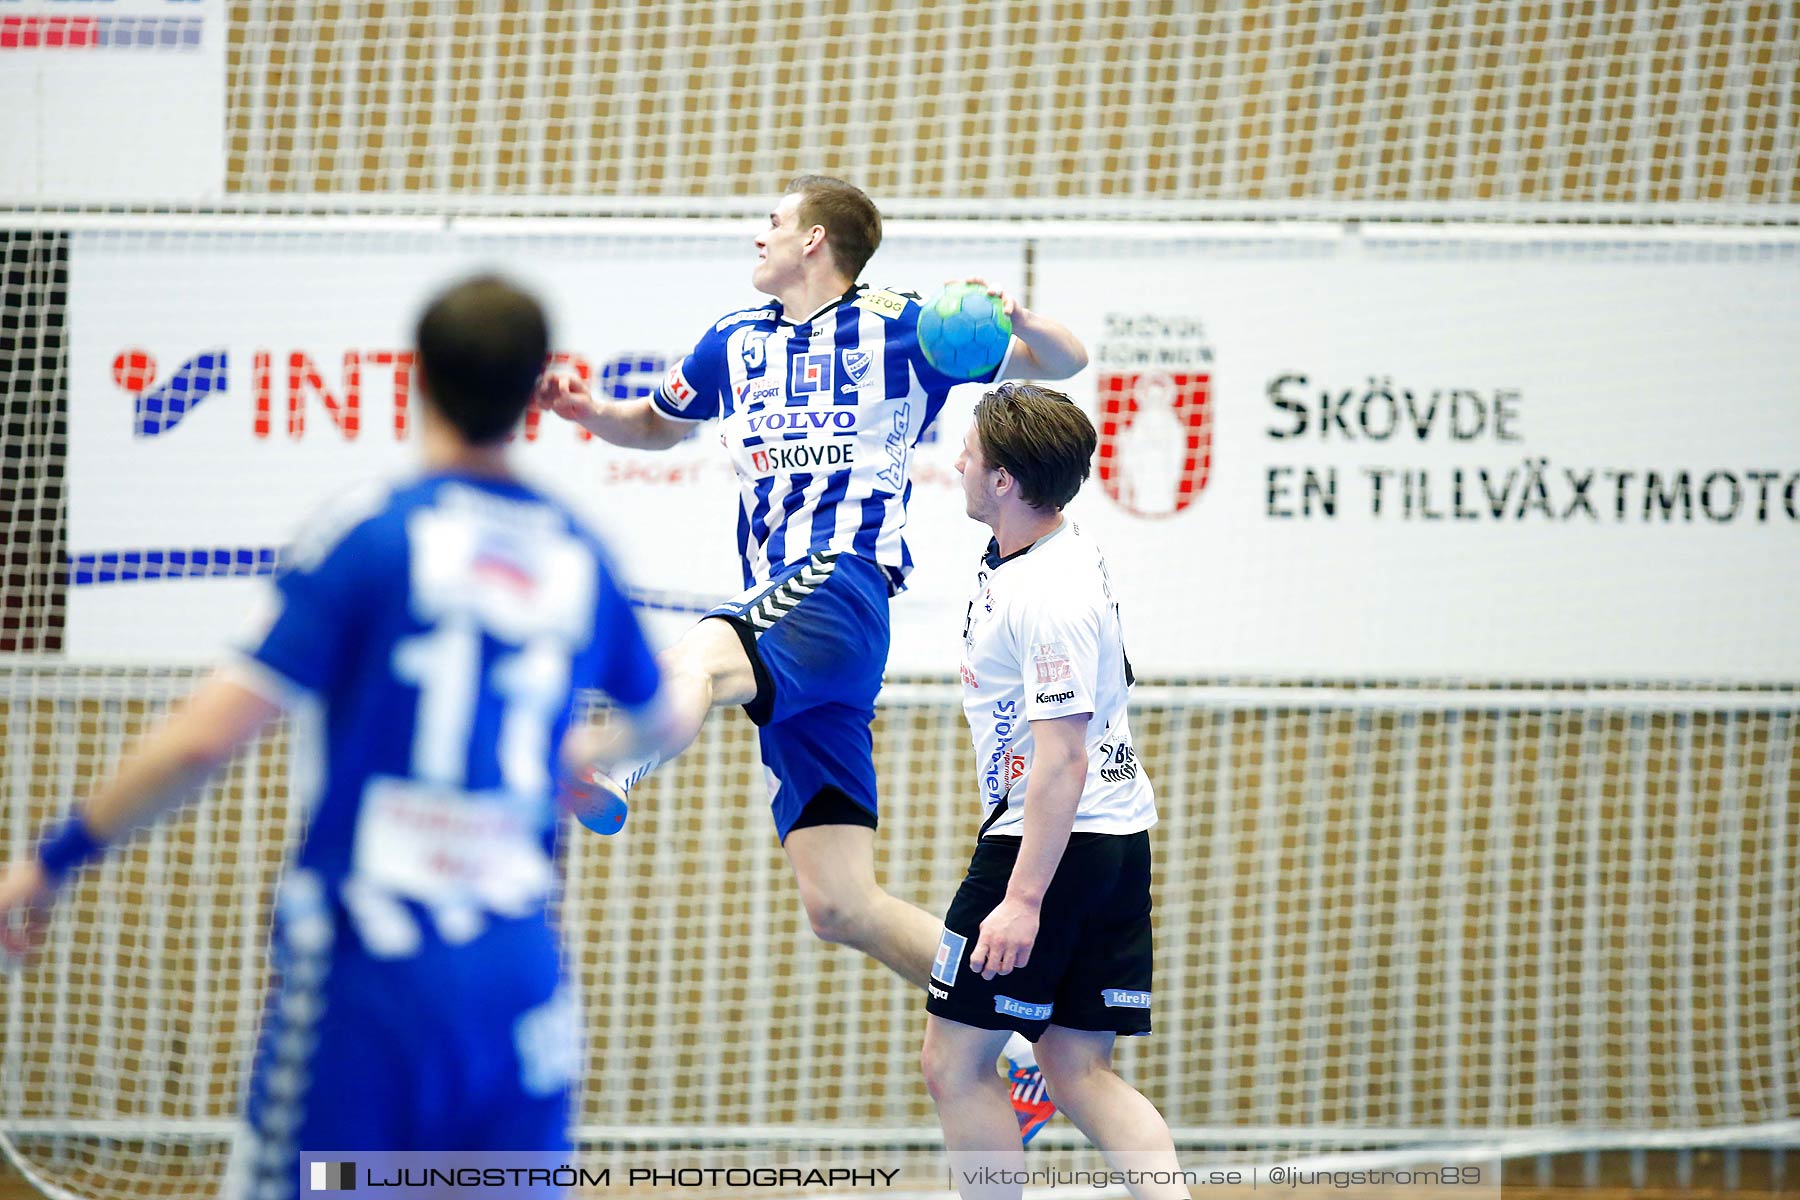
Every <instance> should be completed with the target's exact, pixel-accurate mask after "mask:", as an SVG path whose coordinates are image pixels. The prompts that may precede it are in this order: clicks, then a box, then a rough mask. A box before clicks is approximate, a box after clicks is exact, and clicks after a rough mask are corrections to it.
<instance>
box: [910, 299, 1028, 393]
mask: <svg viewBox="0 0 1800 1200" xmlns="http://www.w3.org/2000/svg"><path fill="white" fill-rule="evenodd" d="M1011 338H1012V319H1011V318H1010V317H1008V316H1007V315H1006V314H1005V313H1004V312H1002V311H1001V309H1000V297H998V296H990V295H989V294H988V290H987V288H986V287H984V286H982V285H981V284H979V283H947V284H945V285H944V290H943V291H941V292H939V293H938V294H937V295H935V296H933V297H932V298H931V299H929V300H927V301H926V302H925V306H924V308H923V309H922V310H921V311H920V313H919V349H920V350H922V351H924V353H925V361H926V362H928V363H930V364H931V365H932V366H934V367H936V368H937V369H938V370H940V371H942V372H943V373H944V374H946V375H948V376H950V378H952V379H974V378H975V377H976V376H978V375H985V374H986V373H987V372H989V371H991V370H993V369H994V368H995V367H996V366H998V365H999V363H1000V360H1001V359H1002V358H1004V357H1005V356H1006V344H1007V342H1008V341H1009V340H1011Z"/></svg>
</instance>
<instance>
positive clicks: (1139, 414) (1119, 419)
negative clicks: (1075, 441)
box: [1096, 370, 1212, 517]
mask: <svg viewBox="0 0 1800 1200" xmlns="http://www.w3.org/2000/svg"><path fill="white" fill-rule="evenodd" d="M1098 382H1099V397H1098V403H1099V418H1100V419H1099V421H1098V425H1099V434H1100V447H1099V451H1098V453H1097V455H1096V457H1097V458H1098V460H1099V463H1100V484H1101V486H1102V487H1104V488H1105V489H1106V494H1107V495H1108V496H1111V497H1112V498H1113V500H1114V501H1115V502H1117V503H1118V505H1119V506H1120V507H1121V508H1123V509H1125V510H1126V511H1127V512H1130V513H1133V514H1135V515H1137V516H1140V517H1171V516H1174V515H1175V514H1176V513H1178V512H1180V511H1182V510H1183V509H1185V508H1187V507H1188V506H1189V505H1191V504H1192V503H1193V502H1194V501H1195V500H1198V499H1199V498H1200V493H1201V491H1202V490H1203V489H1204V488H1205V487H1206V480H1207V477H1208V475H1210V473H1211V469H1212V405H1211V400H1212V376H1211V375H1210V374H1209V373H1201V372H1195V371H1189V370H1176V371H1166V370H1141V371H1136V372H1130V373H1126V372H1118V371H1112V372H1108V371H1104V370H1103V371H1102V372H1101V374H1100V376H1099V381H1098Z"/></svg>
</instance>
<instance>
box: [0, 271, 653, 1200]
mask: <svg viewBox="0 0 1800 1200" xmlns="http://www.w3.org/2000/svg"><path fill="white" fill-rule="evenodd" d="M547 348H548V332H547V329H546V324H545V320H544V315H543V313H542V311H541V310H540V308H539V307H538V304H537V302H536V301H535V300H533V299H532V298H531V297H530V296H528V295H526V294H525V293H523V292H521V291H519V290H517V289H516V288H514V287H512V286H511V285H509V284H507V283H505V282H503V281H501V280H498V279H494V278H480V279H474V280H471V281H469V282H466V283H463V284H461V285H459V286H456V287H453V288H452V289H450V290H449V291H447V292H445V293H444V294H443V295H441V296H439V297H438V298H437V299H436V300H435V301H434V302H433V303H432V304H431V305H430V307H429V308H428V309H427V310H426V311H425V314H424V316H423V317H422V318H421V320H420V322H419V327H418V352H419V362H420V366H421V371H422V376H423V380H424V392H425V394H424V397H423V399H424V404H423V418H422V420H421V423H420V429H421V439H422V442H423V458H424V468H425V469H424V472H423V474H422V475H420V476H417V477H414V478H412V479H409V480H407V481H404V482H402V483H399V484H397V485H389V486H383V487H374V488H370V489H367V490H364V491H361V492H358V493H355V494H352V495H349V496H346V497H344V498H343V499H341V500H340V501H339V502H338V503H336V504H335V505H333V506H332V507H331V508H330V509H329V510H328V511H327V512H326V513H325V514H324V515H323V516H322V517H320V518H318V519H316V520H314V521H313V522H312V524H311V525H310V526H309V527H308V528H307V529H305V530H304V531H303V533H302V534H301V535H300V537H299V538H298V539H297V540H296V541H295V543H294V545H293V546H292V547H291V548H290V549H289V550H288V552H287V553H286V554H285V555H284V557H283V560H282V564H281V569H280V571H279V572H278V574H277V576H276V578H275V580H274V584H273V588H272V590H271V593H270V596H269V600H270V603H269V605H268V611H267V614H266V617H265V618H264V619H263V620H262V621H261V622H260V628H259V630H258V631H257V633H255V634H254V635H253V637H252V639H251V640H250V641H249V643H248V646H247V649H246V651H245V653H244V654H243V655H242V657H241V658H239V659H238V660H237V661H236V662H234V663H232V664H230V665H227V666H225V667H224V668H222V669H221V670H220V671H219V672H218V673H217V674H216V675H215V676H213V677H212V678H211V679H210V680H208V681H207V682H206V683H204V684H202V685H201V686H200V687H199V688H198V689H197V690H196V691H195V692H194V694H193V695H192V696H191V697H190V698H189V699H188V701H187V703H186V704H185V705H184V706H183V707H181V708H180V709H179V710H178V711H176V712H175V713H174V714H173V715H171V716H170V717H169V718H168V719H167V720H166V721H165V722H164V723H163V724H162V725H160V726H159V727H158V728H157V729H155V730H154V731H153V732H152V733H150V734H149V735H148V736H147V737H146V738H145V739H144V740H143V742H142V743H141V744H139V745H138V746H137V747H135V748H134V749H133V750H132V751H131V752H130V753H129V754H127V755H126V757H125V759H124V761H123V762H122V763H121V764H120V765H119V768H118V770H117V772H116V773H115V774H114V775H113V776H112V777H111V778H110V779H108V780H106V781H105V782H103V783H101V784H100V785H99V786H98V787H96V788H95V789H94V790H93V791H92V792H91V793H90V794H89V795H88V796H87V797H86V798H85V799H84V800H82V801H81V802H80V803H78V804H77V805H76V807H75V811H74V812H73V813H72V815H70V816H69V818H68V819H67V820H66V821H65V822H64V823H63V824H62V825H61V826H59V827H57V828H56V829H54V830H52V831H50V832H49V834H48V836H46V837H45V839H44V840H43V842H42V843H41V844H40V846H39V847H38V851H37V854H36V856H35V857H34V858H32V859H30V860H27V861H25V862H21V863H19V864H17V865H16V866H14V867H13V868H12V870H11V872H10V873H9V874H7V875H6V876H5V877H4V879H0V918H3V920H0V929H4V931H5V935H6V948H7V949H8V950H9V951H11V952H13V953H14V954H27V953H29V951H30V950H31V949H33V948H35V947H36V946H37V945H38V944H39V942H40V941H41V938H42V936H43V932H44V923H45V921H46V919H47V917H48V913H49V907H50V903H51V899H52V896H53V894H54V892H55V889H56V888H57V887H58V886H59V885H60V884H62V883H64V882H65V881H67V879H68V878H69V877H70V876H71V875H72V874H73V873H74V872H75V871H76V870H77V869H78V868H79V867H80V866H81V865H82V864H83V863H86V862H88V861H91V860H93V859H95V858H97V857H98V856H99V855H100V854H101V853H102V852H103V851H104V849H105V848H106V846H107V845H108V844H109V843H112V842H114V841H115V840H117V839H119V838H122V837H124V836H125V835H126V834H127V832H128V831H129V830H130V829H131V828H132V826H134V825H136V824H138V823H139V822H141V821H143V820H146V819H148V818H150V817H152V816H154V815H155V814H156V813H158V812H159V811H161V810H162V809H163V808H165V807H167V806H170V805H172V804H174V803H176V802H178V801H179V800H181V799H183V798H184V797H185V796H186V795H188V794H189V793H190V792H191V791H192V790H193V789H194V788H195V787H196V786H197V785H198V784H199V783H201V782H202V781H203V780H204V779H205V778H206V776H207V775H208V774H209V773H210V772H211V771H212V770H213V769H214V768H216V767H218V766H219V765H221V764H222V763H224V762H225V761H226V760H227V759H228V758H229V757H230V756H231V755H232V753H233V751H234V750H236V749H237V748H238V747H239V746H241V745H242V744H243V743H245V742H246V741H249V740H250V739H251V738H253V737H255V736H256V735H257V733H258V732H259V731H260V730H262V729H263V728H264V727H265V726H266V725H267V724H268V723H269V722H270V721H271V720H273V719H274V718H275V717H276V716H277V715H279V714H280V713H281V712H283V711H284V710H285V711H289V712H291V713H293V715H294V717H295V719H296V726H297V733H298V734H299V736H298V738H297V742H296V749H295V757H296V761H297V762H303V761H305V759H306V757H307V755H308V754H309V753H314V754H319V757H320V761H319V763H318V766H319V767H320V768H321V769H320V770H319V771H318V772H317V773H316V775H317V789H318V790H317V793H316V794H314V795H305V794H299V795H296V797H295V802H296V803H301V804H305V805H306V806H307V809H308V811H309V812H310V814H311V816H310V824H309V827H308V829H307V834H306V840H305V843H304V845H303V846H302V847H301V849H300V851H299V854H298V856H297V858H296V860H295V862H294V863H293V865H292V868H291V869H290V870H289V871H288V873H287V876H286V878H285V879H284V880H283V882H282V885H281V888H280V891H279V894H278V897H277V901H276V922H275V947H274V959H275V963H276V966H277V971H278V984H277V987H276V989H275V991H274V993H273V995H272V997H271V1002H270V1007H269V1011H268V1014H267V1016H266V1018H265V1022H264V1029H263V1035H262V1042H261V1047H260V1050H259V1053H258V1057H257V1063H256V1068H255V1071H254V1074H253V1078H252V1082H251V1088H250V1096H249V1106H248V1119H249V1126H250V1136H249V1137H247V1138H246V1139H243V1142H244V1144H243V1145H242V1146H240V1150H239V1153H238V1154H237V1155H236V1156H235V1157H234V1161H233V1166H232V1170H231V1173H230V1177H229V1179H228V1183H227V1189H226V1194H227V1195H233V1196H250V1197H256V1198H259V1200H260V1198H264V1197H268V1198H271V1200H273V1198H276V1197H283V1196H290V1195H293V1194H294V1193H295V1190H296V1185H297V1175H298V1163H297V1159H298V1155H299V1154H300V1153H301V1152H303V1151H314V1150H359V1149H365V1150H397V1151H407V1150H549V1151H556V1150H565V1149H567V1146H568V1135H567V1126H568V1117H569V1102H570V1093H571V1087H572V1085H573V1082H574V1080H575V1078H576V1076H577V1072H578V1070H579V1066H580V1055H579V1052H578V1039H577V1028H576V1012H575V1005H574V1003H573V999H572V997H571V995H570V993H569V990H568V989H567V987H566V986H565V984H564V982H563V978H562V970H561V963H560V956H559V953H558V947H557V940H556V936H555V934H554V932H553V931H552V930H551V928H550V925H549V922H548V920H547V918H546V914H545V911H544V903H545V899H546V896H547V895H548V893H549V891H550V887H551V882H552V865H551V849H552V843H553V839H554V836H555V825H556V821H555V817H556V809H555V807H554V803H553V789H554V787H555V785H556V782H557V779H558V777H559V775H574V774H576V773H578V772H581V771H585V770H587V769H589V768H590V767H591V763H590V762H588V761H587V760H586V759H585V758H584V756H583V753H582V746H583V745H584V744H585V740H586V739H587V738H588V737H590V736H591V732H592V731H591V730H585V729H576V730H573V731H571V723H572V716H573V714H574V701H575V694H576V692H577V691H578V690H581V689H589V688H598V689H600V690H601V691H603V692H605V693H606V694H607V695H608V696H609V697H610V698H611V699H612V701H613V702H614V703H615V704H616V705H618V706H619V707H621V708H622V709H623V710H624V712H625V713H626V714H627V715H628V716H630V717H631V720H630V721H629V722H628V725H629V727H630V728H632V729H633V730H635V733H634V735H633V736H634V739H635V740H637V741H638V742H640V743H641V744H643V745H644V746H645V747H646V748H647V749H655V748H656V747H657V745H659V744H660V743H659V741H658V738H659V737H660V736H661V734H660V733H659V730H660V729H661V728H662V726H663V725H664V724H665V723H666V722H665V719H664V718H663V717H662V716H661V714H662V712H663V708H662V705H661V699H660V692H659V674H658V670H657V667H656V663H655V660H654V658H653V656H652V654H651V652H650V650H649V648H648V647H647V645H646V644H645V641H644V638H643V635H642V633H641V632H640V630H639V628H638V625H637V622H636V620H635V619H634V617H633V615H632V612H631V610H630V608H629V606H628V604H627V602H626V601H625V599H624V597H623V594H622V589H621V587H620V585H619V583H618V582H617V581H616V580H615V579H614V576H613V574H612V571H611V568H610V566H609V564H608V561H607V557H606V554H605V552H604V551H603V550H602V548H601V545H600V543H599V542H598V541H597V540H595V538H594V536H593V535H592V534H591V533H590V532H589V531H588V530H587V529H586V528H585V527H583V525H582V524H581V523H580V522H579V521H578V520H577V519H576V518H575V517H574V516H573V515H571V513H570V512H569V511H568V510H567V509H566V508H564V507H563V506H562V505H560V504H558V503H556V502H555V501H553V500H550V499H547V498H545V497H544V496H541V495H539V494H538V493H537V492H535V491H533V490H532V489H531V488H529V487H527V486H525V485H524V484H522V483H521V482H519V481H518V480H517V479H516V478H515V477H514V476H513V475H512V473H511V471H510V469H509V468H508V465H507V461H506V455H505V443H506V441H507V439H508V438H509V437H510V435H511V434H512V432H513V429H514V427H515V425H517V423H518V420H519V418H520V416H521V415H522V414H523V412H524V410H525V406H526V404H527V403H528V401H529V400H530V397H531V393H532V388H533V384H534V382H535V380H536V378H537V376H538V374H539V372H540V371H541V370H542V367H543V363H544V358H545V353H546V350H547ZM314 722H316V723H317V724H316V729H317V730H318V731H319V732H322V734H323V738H322V745H320V744H319V742H318V741H317V740H314V739H308V737H307V736H306V735H307V733H308V732H309V728H311V727H313V723H314ZM302 774H303V773H302V772H301V771H296V772H295V775H296V790H297V791H302V790H303V789H304V786H305V785H304V784H303V783H302V782H301V776H302Z"/></svg>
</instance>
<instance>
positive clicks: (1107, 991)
mask: <svg viewBox="0 0 1800 1200" xmlns="http://www.w3.org/2000/svg"><path fill="white" fill-rule="evenodd" d="M1100 1000H1101V1003H1103V1004H1105V1005H1106V1007H1108V1008H1149V1007H1150V993H1149V992H1133V991H1127V990H1126V989H1124V988H1102V989H1101V990H1100Z"/></svg>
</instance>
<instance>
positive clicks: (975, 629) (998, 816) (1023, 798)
mask: <svg viewBox="0 0 1800 1200" xmlns="http://www.w3.org/2000/svg"><path fill="white" fill-rule="evenodd" d="M962 679H963V712H964V713H966V714H967V716H968V718H969V730H970V732H971V733H973V734H974V737H975V756H976V762H977V765H978V767H979V769H980V779H981V796H982V800H983V801H984V802H985V803H986V804H987V817H986V819H985V820H984V821H983V822H982V826H981V832H982V833H983V834H984V835H985V834H990V833H1005V834H1010V835H1014V836H1017V835H1020V834H1023V832H1024V828H1023V822H1024V820H1025V805H1026V804H1027V803H1028V802H1029V798H1030V793H1031V770H1032V757H1033V753H1032V751H1033V747H1032V738H1031V724H1030V723H1031V722H1032V721H1041V720H1046V719H1048V718H1052V717H1067V716H1072V715H1074V714H1076V713H1091V714H1092V717H1091V718H1090V719H1089V721H1088V727H1087V782H1086V783H1085V784H1084V785H1083V786H1082V789H1081V803H1080V806H1079V807H1078V808H1077V809H1076V811H1075V832H1077V833H1116V834H1124V833H1137V832H1139V831H1140V830H1144V829H1148V828H1150V827H1151V826H1152V825H1154V824H1156V799H1155V795H1154V794H1153V792H1152V791H1151V788H1150V780H1149V779H1148V778H1147V777H1146V776H1145V775H1144V771H1143V768H1142V766H1141V765H1140V764H1139V762H1138V757H1137V751H1136V749H1135V748H1134V747H1133V746H1132V744H1131V726H1130V723H1129V722H1128V721H1127V719H1126V714H1125V702H1126V689H1127V688H1129V687H1130V686H1131V664H1130V663H1129V662H1127V661H1126V658H1125V637H1124V632H1123V629H1122V628H1121V626H1120V623H1119V606H1118V604H1117V603H1116V602H1115V601H1114V599H1113V594H1112V582H1111V580H1110V579H1109V578H1108V577H1107V573H1106V560H1105V559H1104V558H1102V557H1101V556H1100V549H1099V547H1097V546H1095V545H1094V543H1093V541H1092V540H1091V539H1089V538H1088V537H1087V536H1086V535H1085V534H1083V533H1082V532H1081V528H1080V526H1078V525H1076V524H1074V523H1073V522H1070V521H1067V520H1065V521H1064V522H1063V524H1062V525H1061V527H1059V528H1058V529H1057V530H1056V531H1055V532H1054V533H1051V534H1049V535H1048V536H1046V537H1043V538H1040V539H1039V540H1038V541H1036V542H1034V543H1033V544H1032V545H1030V546H1028V547H1026V548H1025V549H1024V550H1021V551H1019V552H1018V553H1016V554H1012V555H1008V556H1007V557H1006V558H1001V557H1000V551H999V547H998V545H997V544H996V543H994V542H993V541H990V542H989V543H988V552H987V554H986V555H985V556H983V558H982V562H981V569H980V571H979V572H978V573H977V575H976V577H975V595H974V598H973V599H971V600H970V601H969V611H968V616H967V617H966V618H965V619H964V621H963V664H962Z"/></svg>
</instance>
